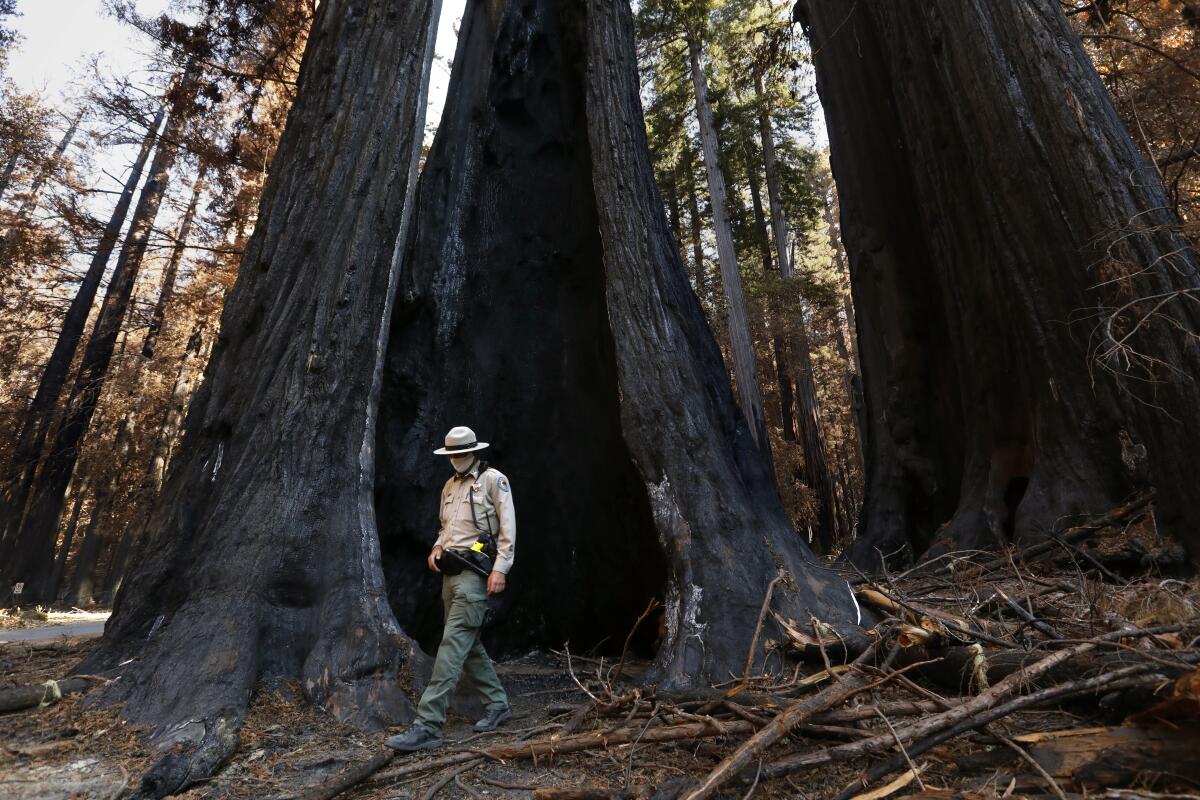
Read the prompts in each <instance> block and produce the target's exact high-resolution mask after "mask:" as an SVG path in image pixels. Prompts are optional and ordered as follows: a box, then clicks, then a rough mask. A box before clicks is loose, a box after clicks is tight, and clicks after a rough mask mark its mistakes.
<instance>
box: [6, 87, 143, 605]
mask: <svg viewBox="0 0 1200 800" xmlns="http://www.w3.org/2000/svg"><path fill="white" fill-rule="evenodd" d="M164 115H165V110H163V111H160V112H159V113H158V116H157V117H155V119H154V123H153V124H152V125H151V126H150V128H149V129H148V130H147V131H146V136H145V138H144V139H143V140H142V147H141V150H140V152H139V153H138V157H137V159H136V160H135V161H134V163H133V166H132V167H131V168H130V170H129V176H128V177H127V178H126V180H125V186H124V187H123V189H122V190H121V195H120V197H119V198H118V199H117V204H116V206H115V207H114V208H113V213H112V216H111V217H110V218H109V221H108V224H107V225H106V226H105V228H104V233H103V234H102V235H101V237H100V241H99V242H98V243H97V245H96V251H95V253H94V254H93V255H92V260H91V263H90V264H89V265H88V270H87V273H85V274H84V277H83V281H82V282H81V283H80V284H79V289H78V291H76V293H75V297H74V298H73V299H72V300H71V305H70V307H69V308H68V309H67V315H66V317H65V318H64V319H63V327H62V330H61V331H59V334H58V339H56V340H55V342H54V350H53V351H52V352H51V354H50V360H49V361H47V362H46V368H45V370H44V371H43V372H42V378H41V380H40V381H39V383H38V388H37V392H36V393H35V394H34V396H33V401H32V403H30V405H29V409H28V410H27V412H26V415H25V419H24V422H23V423H22V425H21V432H20V435H19V436H18V437H17V442H16V446H15V447H14V448H13V452H12V455H11V456H10V458H9V461H8V463H7V464H6V465H5V468H6V470H7V475H6V477H5V480H4V481H3V485H2V486H0V491H3V497H2V498H0V499H3V502H2V503H0V553H3V554H5V559H6V560H11V559H12V558H13V553H12V549H11V548H12V545H13V539H14V538H15V535H16V528H17V526H18V525H19V524H20V521H21V518H22V516H23V515H24V512H25V510H26V506H27V504H28V500H29V492H30V490H31V488H32V486H33V478H34V473H35V471H36V470H37V465H38V461H39V459H40V458H41V455H42V448H43V447H44V446H45V443H46V436H47V435H48V433H49V431H50V425H51V422H52V420H53V417H54V411H55V409H56V408H57V407H58V402H59V399H60V398H61V396H62V391H63V388H64V387H65V386H66V383H67V377H68V375H69V374H70V370H71V365H72V364H73V363H74V361H75V354H76V351H77V350H78V349H79V344H80V342H81V341H82V340H83V330H84V327H85V326H86V325H87V320H88V316H89V315H90V314H91V310H92V304H93V303H94V302H95V300H96V292H97V290H98V289H99V287H100V281H101V280H102V279H103V277H104V272H105V270H106V269H107V268H108V260H109V258H110V257H111V256H112V251H113V249H114V248H115V246H116V243H117V239H118V237H119V236H120V235H121V229H122V227H123V226H124V225H125V217H126V215H127V214H128V213H129V207H130V205H131V204H132V203H133V196H134V194H135V193H136V192H137V187H138V184H139V183H140V182H141V179H142V171H143V170H144V169H145V167H146V162H147V161H148V160H149V158H150V152H151V150H153V149H154V143H155V141H156V139H157V137H158V129H159V127H160V126H161V125H162V120H163V117H164ZM2 589H3V587H2V586H0V590H2Z"/></svg>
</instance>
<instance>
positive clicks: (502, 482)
mask: <svg viewBox="0 0 1200 800" xmlns="http://www.w3.org/2000/svg"><path fill="white" fill-rule="evenodd" d="M496 485H497V486H499V487H500V491H502V492H511V491H512V490H511V489H510V488H509V487H508V478H506V477H504V476H503V475H501V476H500V477H499V478H497V479H496Z"/></svg>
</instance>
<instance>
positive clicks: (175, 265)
mask: <svg viewBox="0 0 1200 800" xmlns="http://www.w3.org/2000/svg"><path fill="white" fill-rule="evenodd" d="M207 172H208V165H207V164H201V165H200V171H199V173H198V174H197V175H196V182H195V183H194V184H193V185H192V199H191V200H190V201H189V202H188V207H187V210H186V211H185V212H184V213H183V220H182V221H181V222H180V223H179V231H178V232H177V233H176V234H175V246H174V247H173V248H171V258H170V259H169V260H168V261H167V266H166V268H165V269H163V277H162V285H161V286H160V288H159V290H158V300H157V301H156V302H155V303H154V312H153V313H152V314H151V315H150V327H149V329H148V330H147V331H146V338H145V339H143V340H142V357H143V358H151V357H153V356H154V348H155V346H156V345H157V344H158V334H159V333H161V332H162V326H163V322H164V321H165V320H166V318H167V304H169V303H170V302H171V296H172V295H173V294H174V293H175V279H176V277H177V276H178V275H179V265H180V263H181V262H182V261H183V254H184V252H185V251H186V250H187V242H188V237H189V236H191V234H192V223H193V222H194V221H195V219H196V207H197V206H198V205H199V204H200V194H201V192H203V191H204V176H205V175H206V174H207Z"/></svg>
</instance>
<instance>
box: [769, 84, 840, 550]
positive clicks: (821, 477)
mask: <svg viewBox="0 0 1200 800" xmlns="http://www.w3.org/2000/svg"><path fill="white" fill-rule="evenodd" d="M756 81H757V82H756V84H755V92H756V97H755V100H756V101H757V102H756V103H755V105H756V106H757V111H758V130H759V136H760V138H761V139H762V149H763V165H764V168H765V171H766V174H767V198H768V200H769V201H770V204H771V223H772V228H773V231H774V234H775V236H774V240H775V253H776V258H777V259H778V260H779V273H780V275H782V276H783V277H784V279H785V280H786V279H788V278H791V277H792V275H793V266H792V259H791V257H790V253H789V252H788V230H787V215H786V213H785V212H784V209H783V190H782V187H781V186H780V181H779V165H778V162H777V159H776V155H775V134H774V132H773V131H772V129H771V116H770V110H769V109H768V108H767V103H766V96H765V93H764V92H763V89H762V77H761V76H758V77H757V78H756ZM800 306H801V310H800V314H799V315H798V316H797V319H796V321H795V327H794V328H793V333H792V337H791V347H790V348H789V352H790V354H791V357H792V362H793V364H794V365H795V367H796V377H795V380H796V418H797V423H798V424H797V427H798V428H799V433H800V441H801V443H802V444H803V445H804V482H805V483H807V484H808V488H809V489H810V490H811V491H812V492H813V493H814V494H815V495H816V497H817V520H816V522H817V541H818V542H819V543H820V545H821V550H822V551H823V552H825V553H829V552H831V551H832V550H833V547H834V543H835V542H836V541H838V539H839V538H840V536H839V530H838V528H839V526H838V522H837V514H836V513H835V510H834V506H835V503H836V498H835V497H834V493H835V490H834V486H833V476H832V474H831V473H830V470H829V453H828V452H827V448H826V447H825V431H824V429H823V428H822V427H821V409H820V404H819V402H818V400H817V382H816V380H815V378H814V376H813V366H812V343H811V342H810V340H809V332H808V322H807V321H806V320H805V319H804V311H805V308H806V306H807V304H806V303H805V302H804V299H803V298H800Z"/></svg>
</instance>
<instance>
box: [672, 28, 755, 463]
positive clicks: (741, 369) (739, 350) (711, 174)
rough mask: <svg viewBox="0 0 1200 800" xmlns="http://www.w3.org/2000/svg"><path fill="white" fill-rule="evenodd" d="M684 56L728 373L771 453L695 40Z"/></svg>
mask: <svg viewBox="0 0 1200 800" xmlns="http://www.w3.org/2000/svg"><path fill="white" fill-rule="evenodd" d="M688 59H689V65H690V68H691V75H692V86H693V88H694V89H695V94H696V116H697V118H698V119H699V124H700V144H701V147H702V149H703V151H704V166H705V169H706V171H707V173H708V194H709V199H710V202H711V204H712V219H713V232H714V234H716V238H717V260H718V262H719V263H720V266H721V283H722V285H723V286H724V289H725V299H726V301H727V304H728V324H729V349H730V352H731V354H732V357H733V372H734V375H735V377H736V380H737V393H738V399H739V404H740V405H741V407H742V413H744V414H745V415H746V419H747V420H748V421H749V422H750V432H751V435H752V436H753V437H754V442H755V444H757V445H758V447H759V448H760V449H762V451H763V453H764V454H765V455H767V456H768V458H769V457H770V453H771V443H770V441H769V440H768V438H767V419H766V414H765V413H764V412H763V401H762V393H761V392H760V391H759V388H758V369H757V367H756V366H755V359H754V342H753V339H752V338H751V336H750V321H749V319H748V318H747V317H746V299H745V297H744V295H743V293H742V276H741V274H740V273H739V271H738V263H737V250H736V249H735V248H734V245H733V228H732V226H731V224H730V221H729V207H728V204H727V198H726V193H725V176H724V175H723V174H721V164H720V161H719V159H718V147H717V128H716V124H715V123H714V122H713V113H712V105H711V103H710V101H709V98H708V80H707V78H705V76H704V69H703V67H702V66H701V64H700V43H699V41H697V40H696V39H695V37H690V38H689V39H688Z"/></svg>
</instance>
